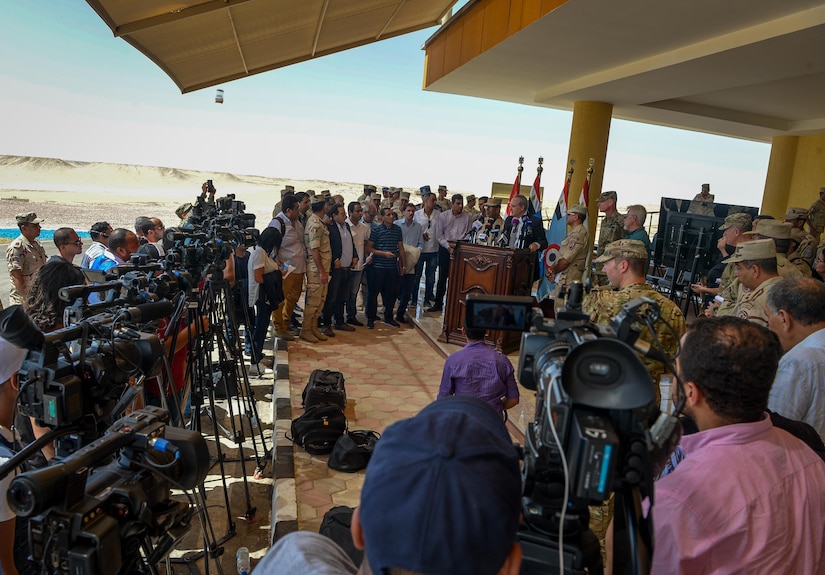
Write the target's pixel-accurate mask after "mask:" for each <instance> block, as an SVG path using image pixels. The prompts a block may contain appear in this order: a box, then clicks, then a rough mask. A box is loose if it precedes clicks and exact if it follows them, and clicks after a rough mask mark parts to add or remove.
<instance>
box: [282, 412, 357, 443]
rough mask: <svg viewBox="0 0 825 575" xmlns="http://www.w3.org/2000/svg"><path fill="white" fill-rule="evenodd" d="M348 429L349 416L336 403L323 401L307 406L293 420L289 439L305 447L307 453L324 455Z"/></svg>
mask: <svg viewBox="0 0 825 575" xmlns="http://www.w3.org/2000/svg"><path fill="white" fill-rule="evenodd" d="M346 431H347V417H346V416H345V415H344V412H343V411H342V410H341V408H340V407H338V406H337V405H336V404H334V403H322V404H320V405H313V406H312V407H307V408H306V411H305V412H304V413H303V414H302V415H301V416H300V417H297V418H295V419H293V420H292V425H291V426H290V432H291V433H292V437H289V436H287V439H290V440H291V441H293V442H295V443H297V444H298V445H300V446H301V447H303V448H304V449H305V450H306V452H307V453H311V454H313V455H323V454H325V453H330V452H331V451H332V448H333V447H334V446H335V442H336V441H338V438H340V437H341V436H342V435H343V434H344V433H346Z"/></svg>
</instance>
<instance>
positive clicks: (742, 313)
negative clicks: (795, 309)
mask: <svg viewBox="0 0 825 575" xmlns="http://www.w3.org/2000/svg"><path fill="white" fill-rule="evenodd" d="M767 221H771V220H767ZM760 225H762V224H761V222H760ZM776 255H777V254H776V246H775V245H774V242H773V240H771V239H763V240H753V241H750V242H743V243H741V244H739V245H738V246H736V252H734V254H733V255H732V256H731V257H729V258H728V259H726V260H725V262H727V263H729V264H734V265H735V266H736V272H735V273H736V277H737V279H738V280H739V283H740V288H739V296H738V298H737V301H736V305H735V306H734V307H733V309H732V310H730V312H729V313H728V312H725V313H717V314H716V315H717V316H722V315H732V316H736V317H740V318H742V319H746V320H748V321H752V322H754V323H758V324H759V325H761V326H763V327H768V314H767V310H766V308H765V305H766V304H767V301H768V293H769V291H770V288H771V286H773V285H774V284H775V283H777V282H778V281H779V280H781V279H782V278H781V277H780V275H779V273H778V271H777V262H776Z"/></svg>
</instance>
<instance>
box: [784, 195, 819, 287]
mask: <svg viewBox="0 0 825 575" xmlns="http://www.w3.org/2000/svg"><path fill="white" fill-rule="evenodd" d="M785 221H786V222H788V223H789V224H791V226H793V229H794V230H796V237H795V238H794V239H796V242H797V246H796V250H794V251H795V252H796V255H797V256H799V257H800V258H802V259H803V260H804V261H805V263H807V264H808V267H812V266H813V265H814V260H815V259H816V245H817V243H816V242H817V240H816V238H815V237H814V236H813V235H812V234H809V233H806V232H805V224H806V223H808V210H806V209H805V208H788V211H787V212H786V213H785ZM788 259H789V260H790V259H792V258H791V257H790V256H789V257H788ZM803 273H804V272H803ZM806 275H807V274H806ZM809 277H810V276H809Z"/></svg>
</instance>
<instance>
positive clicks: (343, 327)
mask: <svg viewBox="0 0 825 575" xmlns="http://www.w3.org/2000/svg"><path fill="white" fill-rule="evenodd" d="M335 330H336V331H355V328H354V327H352V326H351V325H349V324H346V323H337V324H335Z"/></svg>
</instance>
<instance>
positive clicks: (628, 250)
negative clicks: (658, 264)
mask: <svg viewBox="0 0 825 575" xmlns="http://www.w3.org/2000/svg"><path fill="white" fill-rule="evenodd" d="M613 258H626V259H637V260H646V259H647V248H646V247H645V244H644V242H642V241H640V240H616V241H615V242H611V243H610V245H608V246H607V247H606V248H604V253H603V254H602V255H601V256H599V257H597V258H596V259H595V260H593V261H595V262H596V263H597V264H601V263H604V262H609V261H610V260H612V259H613Z"/></svg>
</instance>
